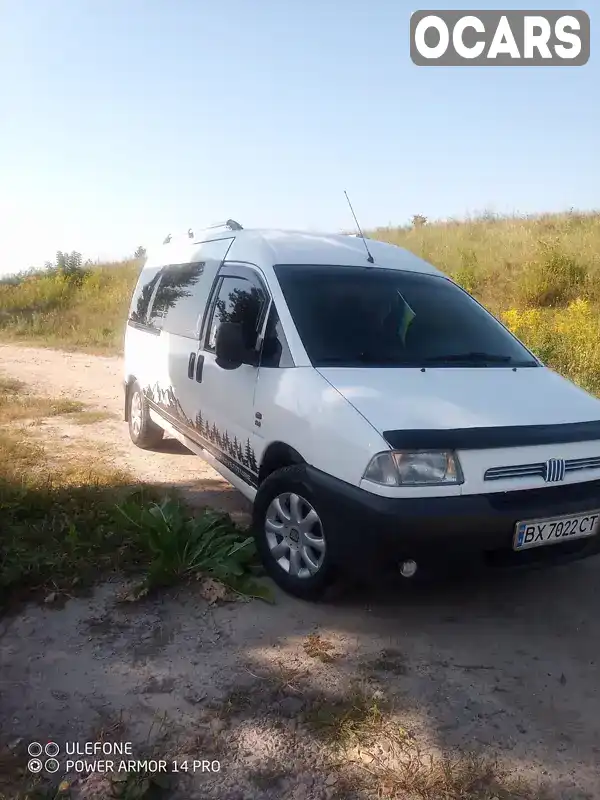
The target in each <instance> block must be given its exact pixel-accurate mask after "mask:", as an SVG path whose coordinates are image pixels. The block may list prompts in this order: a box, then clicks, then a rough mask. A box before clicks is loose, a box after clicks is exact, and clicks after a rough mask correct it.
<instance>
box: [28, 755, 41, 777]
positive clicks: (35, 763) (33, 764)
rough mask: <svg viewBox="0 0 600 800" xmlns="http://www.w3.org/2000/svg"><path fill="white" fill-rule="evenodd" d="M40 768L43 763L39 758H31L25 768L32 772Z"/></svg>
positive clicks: (38, 770) (39, 770)
mask: <svg viewBox="0 0 600 800" xmlns="http://www.w3.org/2000/svg"><path fill="white" fill-rule="evenodd" d="M42 768H43V765H42V762H41V761H40V760H39V758H32V759H31V760H30V761H29V762H28V764H27V769H28V770H29V772H33V773H36V772H41V771H42Z"/></svg>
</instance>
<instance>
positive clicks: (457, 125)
mask: <svg viewBox="0 0 600 800" xmlns="http://www.w3.org/2000/svg"><path fill="white" fill-rule="evenodd" d="M457 6H458V7H460V8H464V9H483V8H499V7H502V8H527V9H538V8H539V9H543V8H558V9H569V8H584V9H586V10H587V11H588V13H590V16H591V22H592V57H591V59H590V61H589V62H588V64H587V65H586V66H585V67H571V68H569V67H557V68H543V67H542V68H532V67H504V68H503V67H491V68H490V67H481V68H479V67H460V68H442V67H416V66H414V65H413V64H412V62H411V60H410V56H409V37H408V31H409V20H410V14H411V12H412V11H415V10H417V9H422V8H428V7H433V8H437V9H442V8H452V7H457ZM597 44H598V36H597V35H596V30H595V17H594V14H593V10H592V4H591V3H590V2H587V3H585V2H584V3H574V2H569V0H560V2H558V3H556V2H555V3H552V2H550V0H545V2H542V3H540V2H535V0H528V1H527V2H526V3H514V2H512V3H508V2H507V0H504V2H503V3H498V2H490V3H486V2H483V0H478V1H477V2H475V3H472V2H471V3H470V2H466V0H461V2H460V3H458V4H457V3H455V2H450V3H448V2H443V0H436V2H435V3H432V4H431V5H430V6H428V5H426V4H420V5H416V6H415V5H412V4H408V3H402V2H399V1H398V0H365V1H364V2H363V1H362V0H361V1H360V2H359V0H344V2H342V0H336V2H332V0H260V2H256V0H255V1H253V0H228V2H224V3H216V2H205V0H19V2H15V0H0V68H1V69H0V96H1V102H0V271H5V272H9V271H13V270H15V269H21V268H24V267H27V266H29V265H40V264H42V263H43V262H44V261H45V260H46V259H52V258H53V256H54V253H55V251H56V250H57V249H62V250H72V249H77V250H79V251H81V252H82V253H83V254H84V255H85V256H86V257H91V258H96V257H99V256H100V257H104V256H109V257H111V256H114V257H118V256H121V255H127V254H130V253H132V252H133V250H134V249H135V248H136V246H137V245H138V244H144V245H146V246H148V245H151V244H152V243H153V242H154V241H156V240H161V239H162V238H163V237H164V236H165V235H166V233H168V232H169V231H173V232H175V231H178V230H187V228H188V227H189V226H192V227H194V226H197V227H199V226H200V225H202V224H203V223H207V222H210V221H212V220H219V219H224V218H227V217H234V218H235V219H238V220H239V221H240V222H241V223H242V224H243V225H244V226H265V227H292V228H308V229H321V230H338V229H341V228H347V227H349V226H350V225H351V218H350V216H349V211H348V208H347V206H346V201H345V199H344V195H343V190H344V189H347V190H348V192H349V194H350V197H351V199H352V200H353V203H354V206H355V209H356V211H357V214H358V216H359V219H360V221H361V224H362V225H363V227H366V228H368V227H370V226H375V225H386V224H390V223H391V224H402V223H405V222H407V221H408V220H409V219H410V217H411V216H412V215H413V214H416V213H421V214H425V215H426V216H428V217H430V218H439V217H461V216H464V215H466V214H469V213H475V212H477V211H481V210H484V209H490V210H494V211H497V212H513V211H517V212H526V213H529V212H536V211H546V210H564V209H568V208H569V207H571V206H573V207H576V208H581V209H589V208H594V207H599V206H600V199H599V192H600V167H599V164H600V154H599V150H600V148H599V144H600V135H599V133H598V131H599V130H600V102H599V101H600V70H599V68H598V60H597V58H596V57H595V53H594V50H595V46H596V45H597Z"/></svg>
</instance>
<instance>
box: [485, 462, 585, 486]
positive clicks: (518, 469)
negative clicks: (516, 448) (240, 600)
mask: <svg viewBox="0 0 600 800" xmlns="http://www.w3.org/2000/svg"><path fill="white" fill-rule="evenodd" d="M582 469H600V456H592V457H589V458H569V459H566V460H565V473H567V472H578V471H579V470H582ZM546 475H547V466H546V462H545V461H541V462H539V463H537V464H516V465H515V466H512V467H491V468H490V469H488V470H486V472H485V474H484V476H483V479H484V480H485V481H498V480H502V479H505V478H529V477H531V476H539V477H540V478H546Z"/></svg>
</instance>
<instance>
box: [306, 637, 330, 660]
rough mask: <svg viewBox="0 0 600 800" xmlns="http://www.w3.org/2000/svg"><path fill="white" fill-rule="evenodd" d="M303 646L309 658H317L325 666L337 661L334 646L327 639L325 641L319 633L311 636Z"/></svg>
mask: <svg viewBox="0 0 600 800" xmlns="http://www.w3.org/2000/svg"><path fill="white" fill-rule="evenodd" d="M302 646H303V648H304V652H305V653H306V655H307V656H310V657H311V658H316V659H318V660H319V661H322V662H323V663H324V664H330V663H331V662H332V661H335V653H334V652H333V651H334V650H335V648H334V645H333V644H332V643H331V642H328V641H327V639H323V637H322V636H320V635H319V634H318V633H311V634H309V635H308V636H307V637H306V639H305V641H304V644H303V645H302Z"/></svg>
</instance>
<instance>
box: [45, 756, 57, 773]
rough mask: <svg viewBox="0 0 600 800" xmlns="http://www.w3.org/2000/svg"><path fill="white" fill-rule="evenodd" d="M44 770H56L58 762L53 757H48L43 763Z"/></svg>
mask: <svg viewBox="0 0 600 800" xmlns="http://www.w3.org/2000/svg"><path fill="white" fill-rule="evenodd" d="M44 768H45V770H46V772H58V770H59V769H60V764H59V763H58V761H57V760H56V759H55V758H49V759H48V760H47V761H46V763H45V764H44Z"/></svg>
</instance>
